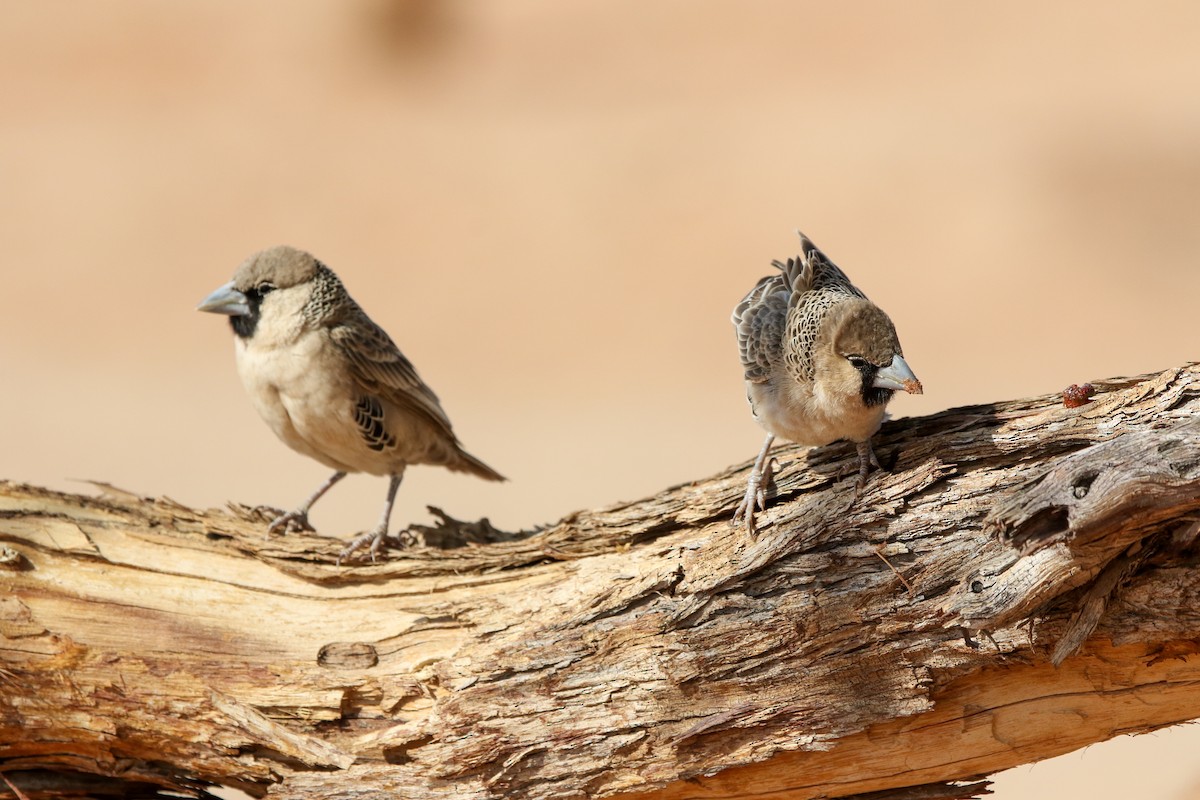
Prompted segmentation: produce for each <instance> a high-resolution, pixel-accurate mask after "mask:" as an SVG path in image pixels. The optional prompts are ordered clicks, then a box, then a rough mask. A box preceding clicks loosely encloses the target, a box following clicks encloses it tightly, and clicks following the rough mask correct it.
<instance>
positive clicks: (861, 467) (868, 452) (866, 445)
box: [854, 439, 883, 498]
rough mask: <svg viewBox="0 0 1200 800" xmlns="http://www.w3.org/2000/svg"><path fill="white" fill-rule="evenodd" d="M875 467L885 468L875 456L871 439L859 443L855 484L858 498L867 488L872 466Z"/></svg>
mask: <svg viewBox="0 0 1200 800" xmlns="http://www.w3.org/2000/svg"><path fill="white" fill-rule="evenodd" d="M872 466H874V467H875V469H883V467H881V466H880V465H879V459H877V458H876V457H875V450H874V449H873V448H872V447H871V440H870V439H867V440H866V441H865V442H859V443H858V481H856V482H855V484H854V497H855V498H858V497H860V496H861V495H862V493H863V489H865V488H867V473H869V472H870V471H871V467H872Z"/></svg>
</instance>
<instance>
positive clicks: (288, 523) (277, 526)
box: [267, 509, 316, 534]
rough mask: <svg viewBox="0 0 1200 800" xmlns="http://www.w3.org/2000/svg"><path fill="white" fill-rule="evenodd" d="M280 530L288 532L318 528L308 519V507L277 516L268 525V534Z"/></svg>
mask: <svg viewBox="0 0 1200 800" xmlns="http://www.w3.org/2000/svg"><path fill="white" fill-rule="evenodd" d="M279 530H282V531H283V532H284V533H287V532H288V531H315V530H316V528H314V527H313V526H312V525H311V524H310V523H309V521H308V509H297V510H296V511H289V512H287V513H286V514H283V515H281V516H278V517H276V518H275V519H274V520H272V521H271V524H270V525H268V526H267V533H268V534H271V533H275V532H276V531H279Z"/></svg>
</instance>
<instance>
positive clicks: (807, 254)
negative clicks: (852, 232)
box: [731, 233, 866, 383]
mask: <svg viewBox="0 0 1200 800" xmlns="http://www.w3.org/2000/svg"><path fill="white" fill-rule="evenodd" d="M771 265H772V266H774V267H775V268H776V269H778V270H779V273H780V274H778V275H768V276H767V277H765V278H763V279H762V280H760V281H759V282H758V283H757V284H756V285H755V286H754V288H753V289H751V290H750V293H749V294H747V295H746V296H745V297H744V298H742V302H740V303H738V305H737V307H736V308H735V309H734V310H733V316H732V318H731V319H732V322H733V326H734V329H735V330H736V331H737V340H738V351H739V355H740V356H741V359H742V368H743V369H744V370H745V377H746V380H748V381H750V382H751V383H763V382H765V381H767V380H768V379H769V378H770V377H771V373H772V372H773V371H774V370H775V369H776V367H777V366H779V365H780V364H786V366H787V369H788V371H789V372H791V373H792V375H793V376H794V377H795V378H796V379H797V380H804V381H811V380H812V378H813V374H814V372H815V364H814V361H813V357H812V351H813V345H814V344H815V343H816V340H817V332H818V331H819V330H820V327H821V322H822V320H824V319H825V315H826V314H827V313H828V312H829V309H830V308H831V307H832V306H833V305H835V304H836V303H838V302H839V301H841V300H844V299H845V298H847V297H862V298H865V297H866V295H864V294H863V293H862V292H860V291H859V290H858V289H856V288H855V287H854V284H852V283H850V279H849V278H847V277H846V273H844V272H842V271H841V270H840V269H838V268H837V267H836V266H835V265H834V263H833V262H832V261H830V260H829V259H828V258H826V256H825V254H824V253H822V252H821V251H820V250H818V249H817V246H816V245H814V244H813V243H812V241H811V240H809V238H808V237H807V236H805V235H804V234H803V233H801V234H800V255H799V256H797V257H796V258H789V259H788V260H787V261H772V262H771Z"/></svg>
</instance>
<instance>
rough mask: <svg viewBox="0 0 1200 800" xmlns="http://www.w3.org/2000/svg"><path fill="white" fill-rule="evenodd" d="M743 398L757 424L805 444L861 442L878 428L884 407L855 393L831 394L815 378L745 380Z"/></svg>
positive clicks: (814, 445)
mask: <svg viewBox="0 0 1200 800" xmlns="http://www.w3.org/2000/svg"><path fill="white" fill-rule="evenodd" d="M746 387H747V392H746V394H747V397H748V399H749V401H750V406H751V408H752V409H753V411H754V419H755V420H756V421H757V422H758V424H759V425H762V426H763V428H765V429H766V430H767V432H768V433H773V434H775V435H776V436H778V437H780V438H782V439H787V440H788V441H791V442H795V443H796V444H800V445H804V446H806V447H820V446H822V445H827V444H830V443H831V442H835V441H837V440H838V439H848V440H850V441H852V442H863V441H866V440H867V439H869V438H871V436H872V435H874V433H875V431H877V430H879V426H880V424H881V423H882V422H883V416H884V407H883V406H881V405H880V406H873V407H868V406H866V405H864V404H863V402H862V400H861V399H860V398H859V397H858V396H856V395H851V396H846V395H842V394H833V393H832V392H830V391H829V390H828V389H827V388H826V387H824V386H823V385H822V384H821V381H820V380H819V379H818V381H817V382H816V383H815V384H814V385H811V386H799V385H797V384H796V383H795V382H794V381H792V380H790V379H787V378H784V377H783V376H779V375H776V376H772V377H771V379H770V380H768V381H766V382H763V383H749V382H748V383H747V384H746Z"/></svg>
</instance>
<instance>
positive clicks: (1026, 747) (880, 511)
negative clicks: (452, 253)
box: [0, 365, 1200, 800]
mask: <svg viewBox="0 0 1200 800" xmlns="http://www.w3.org/2000/svg"><path fill="white" fill-rule="evenodd" d="M1097 388H1098V389H1099V392H1098V394H1097V395H1096V397H1095V398H1094V400H1093V402H1091V403H1089V404H1087V405H1084V406H1082V407H1080V408H1074V409H1070V408H1065V407H1064V406H1063V403H1062V401H1061V399H1060V398H1058V397H1056V396H1049V397H1041V398H1035V399H1030V400H1021V401H1015V402H1006V403H998V404H995V405H987V406H977V407H972V408H964V409H956V410H952V411H947V412H944V413H941V414H936V415H934V416H931V417H926V418H921V419H909V420H901V421H898V422H895V423H889V424H887V425H885V426H884V429H883V431H882V433H881V435H880V437H879V439H878V441H877V444H876V450H877V452H878V454H879V457H880V460H881V461H882V462H883V464H884V465H885V466H886V467H888V468H889V469H890V470H891V471H890V472H888V473H880V474H876V475H874V476H872V479H871V481H870V483H869V485H868V488H867V490H866V491H865V493H864V494H863V496H862V497H861V498H860V499H858V500H857V501H856V500H855V499H854V492H853V474H852V472H853V470H852V465H853V463H854V450H853V448H852V447H850V446H843V445H835V446H832V447H829V448H824V449H821V450H816V451H813V452H811V453H809V454H807V455H804V454H803V453H802V452H801V451H798V450H790V451H789V450H786V449H785V450H784V451H783V452H782V453H781V457H782V465H781V470H780V471H779V472H778V474H777V481H778V483H777V485H776V486H774V487H772V492H771V496H772V497H773V499H772V501H771V505H770V509H769V510H768V511H767V512H766V513H765V514H764V515H762V518H761V521H762V529H761V531H760V533H759V535H758V537H757V538H756V539H750V538H748V537H747V535H746V534H745V532H744V531H737V530H733V529H731V527H730V525H729V517H730V514H731V512H732V509H733V508H734V506H735V505H736V504H737V502H738V499H739V497H740V495H741V493H742V491H743V482H744V480H745V477H746V465H742V466H739V467H737V468H735V469H731V470H730V471H728V472H726V473H724V474H722V475H718V476H715V477H713V478H711V479H707V480H703V481H698V482H696V483H693V484H688V485H684V486H678V487H674V488H671V489H668V490H666V491H664V492H662V493H660V494H658V495H656V496H654V497H651V498H648V499H646V500H642V501H639V502H636V503H627V504H623V505H620V506H615V507H612V508H608V509H604V510H601V511H595V512H585V513H578V514H574V515H572V516H570V517H568V518H567V519H564V520H562V521H561V522H559V523H557V524H555V525H553V526H551V527H549V528H547V529H545V530H543V531H540V532H536V533H533V534H532V535H529V536H526V537H523V538H512V537H503V536H500V535H498V534H497V532H495V531H493V530H491V529H490V527H489V526H488V525H486V523H476V524H473V525H467V526H464V525H458V524H454V523H452V522H447V523H446V524H445V525H444V526H442V527H440V528H439V529H438V530H436V531H430V532H428V534H429V536H428V539H427V540H428V541H437V542H439V543H440V544H442V545H446V546H445V547H427V546H423V547H417V548H415V549H413V550H410V551H407V552H402V553H395V552H393V553H391V554H390V557H389V559H388V560H387V561H386V562H383V563H380V564H377V565H357V566H352V567H341V568H339V567H336V566H334V560H335V558H336V556H337V553H338V550H339V547H340V542H337V541H334V540H331V539H327V538H322V537H317V536H305V535H297V534H289V535H287V536H272V537H270V538H265V537H264V519H265V518H266V517H265V516H264V514H265V512H264V511H262V510H256V509H250V508H246V507H242V506H235V507H232V508H231V509H230V510H228V511H220V510H214V511H203V512H202V511H197V510H193V509H190V508H185V507H183V506H181V505H179V504H177V503H174V502H172V501H170V500H166V499H157V500H151V499H142V498H137V497H133V496H129V495H124V494H122V493H119V492H115V491H111V490H110V491H108V492H106V493H105V494H104V496H103V497H101V498H89V497H79V496H71V495H63V494H57V493H53V492H49V491H45V490H41V489H37V488H33V487H29V486H23V485H19V484H14V483H8V484H0V545H2V547H0V769H2V770H4V771H5V772H7V774H8V776H9V777H10V778H11V779H12V780H13V782H14V783H15V784H16V785H18V786H19V787H21V788H22V789H23V790H24V791H26V792H27V793H29V794H31V796H34V797H37V796H39V795H38V794H37V791H44V792H45V793H44V794H42V795H41V796H49V795H52V794H54V793H55V792H57V793H60V794H61V793H62V792H64V791H66V789H67V788H68V787H79V786H87V787H91V788H88V789H86V791H92V792H95V793H97V794H99V793H101V789H103V792H108V793H115V794H117V795H118V796H119V795H120V794H121V793H126V794H133V793H135V792H136V791H138V790H139V789H144V788H145V787H146V786H162V787H170V788H174V789H180V790H184V791H192V790H196V791H200V790H202V789H203V787H205V786H209V785H212V784H223V785H227V786H234V787H238V788H241V789H243V790H245V791H247V792H250V793H251V794H255V795H261V794H263V793H268V794H269V795H270V796H272V797H279V798H314V797H345V798H376V797H378V798H383V797H388V798H393V797H403V798H498V797H508V798H532V799H534V800H537V799H538V798H590V797H608V796H614V795H618V794H620V795H632V796H637V797H641V798H647V799H649V798H654V799H655V800H668V798H669V799H670V800H682V799H683V798H716V797H723V798H736V797H741V796H749V795H761V794H764V793H773V794H771V795H770V796H771V797H775V798H810V797H818V796H828V797H843V796H850V795H854V794H862V793H869V792H881V791H885V790H888V791H887V792H886V793H885V794H883V795H879V797H884V796H886V797H894V798H951V797H965V796H971V795H973V794H975V793H977V792H979V791H983V787H984V785H985V784H984V783H975V784H970V785H963V784H962V783H958V782H962V781H968V780H970V779H971V778H972V776H978V775H985V774H987V773H989V772H991V771H994V770H998V769H1002V768H1005V767H1009V766H1012V765H1015V764H1020V763H1024V762H1028V761H1032V760H1036V759H1039V758H1044V757H1047V756H1051V755H1055V754H1057V753H1061V752H1066V751H1068V750H1071V749H1073V748H1076V747H1079V746H1082V745H1085V744H1088V743H1090V742H1095V741H1100V740H1103V739H1106V738H1109V737H1111V736H1114V735H1117V734H1120V733H1128V732H1137V731H1145V730H1151V729H1154V728H1157V727H1161V726H1164V725H1170V724H1173V723H1178V722H1181V721H1184V720H1188V719H1192V718H1196V717H1200V655H1198V654H1200V566H1198V561H1200V543H1198V539H1200V536H1198V532H1200V523H1198V522H1197V520H1198V519H1200V421H1198V420H1200V413H1198V412H1200V368H1198V367H1197V366H1195V365H1192V366H1187V367H1183V368H1179V369H1174V370H1169V371H1167V372H1164V373H1161V374H1158V375H1153V376H1149V377H1146V378H1140V379H1118V380H1113V381H1108V382H1104V383H1098V384H1097ZM455 539H463V540H467V541H469V542H477V541H480V540H482V541H488V540H493V543H487V544H478V543H468V544H464V545H461V546H457V547H451V546H449V545H451V544H453V543H454V540H455ZM505 539H507V540H505ZM1052 659H1053V660H1054V661H1056V662H1060V666H1058V667H1055V666H1054V665H1053V664H1052V663H1051V661H1052ZM35 790H36V791H35ZM0 791H2V790H0Z"/></svg>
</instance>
